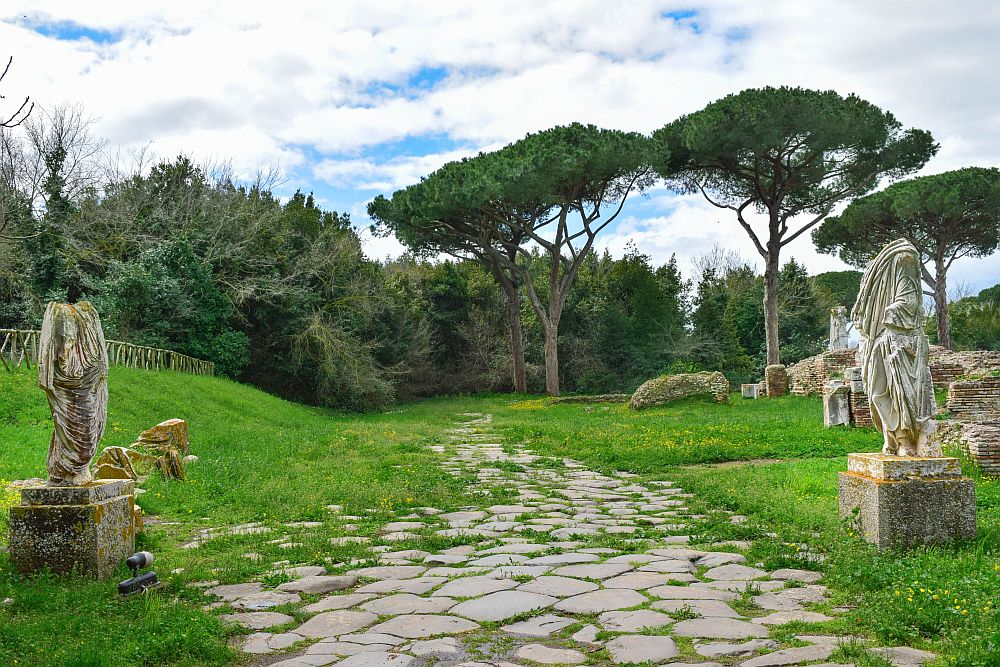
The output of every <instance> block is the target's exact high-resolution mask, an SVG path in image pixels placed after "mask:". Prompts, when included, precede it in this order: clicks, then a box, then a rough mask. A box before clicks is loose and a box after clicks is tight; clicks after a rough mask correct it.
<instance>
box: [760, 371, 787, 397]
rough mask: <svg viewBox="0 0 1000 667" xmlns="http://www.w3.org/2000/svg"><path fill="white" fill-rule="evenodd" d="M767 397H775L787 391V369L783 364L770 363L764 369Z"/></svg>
mask: <svg viewBox="0 0 1000 667" xmlns="http://www.w3.org/2000/svg"><path fill="white" fill-rule="evenodd" d="M764 385H765V386H766V387H767V397H768V398H775V397H777V396H784V395H785V394H787V393H788V370H787V369H786V368H785V366H784V365H783V364H771V365H770V366H767V367H766V368H765V369H764Z"/></svg>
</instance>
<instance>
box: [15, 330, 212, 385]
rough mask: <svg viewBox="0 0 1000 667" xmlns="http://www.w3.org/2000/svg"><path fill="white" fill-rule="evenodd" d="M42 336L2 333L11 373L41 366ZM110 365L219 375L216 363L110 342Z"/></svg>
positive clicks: (24, 331)
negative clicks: (216, 372)
mask: <svg viewBox="0 0 1000 667" xmlns="http://www.w3.org/2000/svg"><path fill="white" fill-rule="evenodd" d="M41 337H42V332H41V331H36V330H31V329H27V330H25V329H0V363H3V365H4V367H5V368H7V370H11V369H13V368H18V367H20V366H22V365H23V366H26V367H28V368H30V367H31V365H32V364H37V363H38V347H39V343H40V342H41ZM107 345H108V363H110V364H114V365H116V366H126V367H128V368H144V369H146V370H151V371H159V370H166V369H169V370H172V371H181V372H182V373H191V374H193V375H215V363H214V362H211V361H202V360H201V359H195V358H194V357H189V356H187V355H186V354H181V353H180V352H174V351H173V350H161V349H159V348H155V347H146V346H145V345H133V344H131V343H123V342H122V341H120V340H109V341H107Z"/></svg>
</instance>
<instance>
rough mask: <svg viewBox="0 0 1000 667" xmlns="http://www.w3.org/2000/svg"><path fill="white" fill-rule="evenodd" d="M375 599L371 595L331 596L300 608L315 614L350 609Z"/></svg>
mask: <svg viewBox="0 0 1000 667" xmlns="http://www.w3.org/2000/svg"><path fill="white" fill-rule="evenodd" d="M374 597H376V596H375V595H374V594H373V593H349V594H347V595H331V596H329V597H325V598H323V599H321V600H319V601H318V602H313V603H312V604H307V605H306V606H305V607H302V611H304V612H307V613H310V614H315V613H318V612H321V611H332V610H334V609H350V608H351V607H356V606H358V605H359V604H361V603H362V602H367V601H368V600H371V599H372V598H374Z"/></svg>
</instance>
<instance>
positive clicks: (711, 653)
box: [694, 639, 778, 658]
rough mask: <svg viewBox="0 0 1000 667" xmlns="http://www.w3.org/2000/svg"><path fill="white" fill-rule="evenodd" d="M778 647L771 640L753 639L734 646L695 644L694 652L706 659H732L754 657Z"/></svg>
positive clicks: (718, 643)
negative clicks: (760, 652)
mask: <svg viewBox="0 0 1000 667" xmlns="http://www.w3.org/2000/svg"><path fill="white" fill-rule="evenodd" d="M777 647H778V643H777V642H776V641H774V640H771V639H751V640H750V641H746V642H741V643H739V644H734V643H731V642H711V643H708V644H695V645H694V650H695V651H697V652H698V654H699V655H703V656H705V657H706V658H732V657H740V656H746V655H753V654H754V653H757V652H758V651H763V650H765V649H766V650H771V649H775V648H777Z"/></svg>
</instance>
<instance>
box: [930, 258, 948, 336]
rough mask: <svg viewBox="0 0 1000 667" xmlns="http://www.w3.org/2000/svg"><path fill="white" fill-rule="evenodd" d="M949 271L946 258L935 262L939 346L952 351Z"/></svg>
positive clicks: (937, 259) (935, 310) (935, 303)
mask: <svg viewBox="0 0 1000 667" xmlns="http://www.w3.org/2000/svg"><path fill="white" fill-rule="evenodd" d="M947 271H948V269H947V268H946V267H945V263H944V258H941V257H939V258H935V260H934V314H935V315H936V316H937V337H938V345H940V346H941V347H944V348H946V349H948V350H950V349H951V323H950V321H949V320H948V283H947V280H948V276H947Z"/></svg>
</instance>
